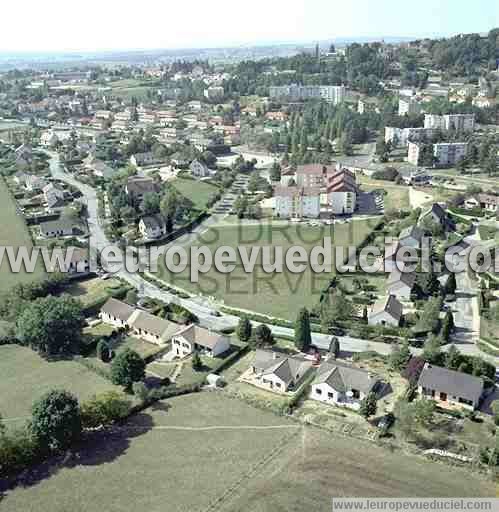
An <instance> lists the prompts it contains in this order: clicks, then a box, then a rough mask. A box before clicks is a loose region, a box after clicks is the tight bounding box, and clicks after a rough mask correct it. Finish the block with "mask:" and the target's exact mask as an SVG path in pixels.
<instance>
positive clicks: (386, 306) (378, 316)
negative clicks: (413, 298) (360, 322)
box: [367, 295, 402, 327]
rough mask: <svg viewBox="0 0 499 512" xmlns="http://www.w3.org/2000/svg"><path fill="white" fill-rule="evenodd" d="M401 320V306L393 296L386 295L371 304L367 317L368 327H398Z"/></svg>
mask: <svg viewBox="0 0 499 512" xmlns="http://www.w3.org/2000/svg"><path fill="white" fill-rule="evenodd" d="M401 318H402V304H401V303H400V302H399V300H398V299H397V297H395V296H394V295H388V296H387V297H384V298H382V299H380V300H378V301H377V302H376V303H374V304H373V306H372V308H371V311H369V313H368V316H367V319H368V320H367V321H368V324H369V325H382V326H385V325H392V326H395V327H398V325H399V324H400V320H401Z"/></svg>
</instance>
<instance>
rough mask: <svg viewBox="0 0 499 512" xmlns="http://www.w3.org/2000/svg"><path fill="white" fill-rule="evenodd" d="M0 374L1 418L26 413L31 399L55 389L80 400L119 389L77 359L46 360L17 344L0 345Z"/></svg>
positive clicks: (28, 410)
mask: <svg viewBox="0 0 499 512" xmlns="http://www.w3.org/2000/svg"><path fill="white" fill-rule="evenodd" d="M0 375H1V382H2V384H1V393H0V413H1V414H2V416H3V417H4V418H24V417H26V416H29V415H30V412H31V405H32V403H33V401H34V400H36V399H37V398H39V397H40V396H41V395H43V393H45V392H47V391H49V390H51V389H54V388H63V389H66V390H68V391H71V392H72V393H74V394H75V395H76V396H77V397H78V398H79V399H80V400H86V399H88V398H90V397H91V396H92V395H94V394H95V393H100V392H103V391H109V390H119V389H120V388H118V387H116V386H113V385H112V384H111V383H110V382H109V381H107V380H106V379H104V378H102V377H100V376H99V375H96V374H95V373H93V372H92V371H90V370H88V369H87V368H85V367H84V366H82V365H81V364H79V363H78V362H77V361H70V360H67V361H66V360H64V361H47V360H45V359H43V358H42V357H40V356H39V355H38V354H37V353H36V352H34V351H33V350H31V349H29V348H26V347H20V346H18V345H4V346H1V347H0ZM8 424H9V425H10V424H11V422H8ZM12 424H13V425H15V424H18V422H12Z"/></svg>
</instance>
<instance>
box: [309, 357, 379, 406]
mask: <svg viewBox="0 0 499 512" xmlns="http://www.w3.org/2000/svg"><path fill="white" fill-rule="evenodd" d="M380 384H381V382H380V380H379V378H378V377H377V376H376V375H373V374H372V373H370V372H368V371H366V370H363V369H361V368H355V367H353V366H347V365H343V364H339V363H328V362H324V363H322V364H321V365H320V367H319V369H318V370H317V376H316V377H315V379H314V381H313V382H312V386H311V390H310V398H312V399H313V400H317V401H319V402H323V403H326V404H331V405H336V406H340V407H346V408H348V409H354V410H359V408H360V404H361V402H362V400H363V399H364V398H366V396H367V395H368V394H369V393H371V392H372V393H376V392H377V391H378V390H379V388H380Z"/></svg>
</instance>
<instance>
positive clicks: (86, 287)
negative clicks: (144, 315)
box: [64, 277, 123, 306]
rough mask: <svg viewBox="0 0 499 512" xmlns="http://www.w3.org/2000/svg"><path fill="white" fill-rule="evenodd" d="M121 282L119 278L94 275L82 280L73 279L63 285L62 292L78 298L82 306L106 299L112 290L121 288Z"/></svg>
mask: <svg viewBox="0 0 499 512" xmlns="http://www.w3.org/2000/svg"><path fill="white" fill-rule="evenodd" d="M122 286H123V283H122V281H120V280H119V279H116V278H111V279H106V280H104V279H101V278H100V277H95V278H92V279H85V280H82V281H73V282H72V283H70V284H69V285H68V286H66V287H65V289H64V293H67V294H69V295H71V296H72V297H74V298H75V299H79V300H80V301H81V302H82V304H83V305H84V306H88V305H90V304H94V303H95V302H98V301H99V300H106V299H107V298H108V297H109V296H110V294H112V292H113V291H115V290H118V289H120V288H122Z"/></svg>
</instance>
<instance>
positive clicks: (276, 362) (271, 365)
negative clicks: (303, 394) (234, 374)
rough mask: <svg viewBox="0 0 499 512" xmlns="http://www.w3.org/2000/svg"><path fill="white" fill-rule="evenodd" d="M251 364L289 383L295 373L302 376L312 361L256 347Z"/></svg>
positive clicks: (266, 373)
mask: <svg viewBox="0 0 499 512" xmlns="http://www.w3.org/2000/svg"><path fill="white" fill-rule="evenodd" d="M252 366H253V367H254V368H256V369H258V370H259V371H261V372H262V373H263V375H276V376H277V377H279V378H280V379H281V380H282V381H283V382H285V383H286V385H289V384H290V383H291V382H292V381H293V379H294V378H295V375H297V374H299V375H300V377H303V375H304V374H305V372H306V371H307V370H308V369H309V368H310V367H311V366H312V362H311V361H309V360H308V359H304V358H303V357H299V356H287V355H285V354H281V353H279V352H274V351H273V350H263V349H257V350H256V354H255V359H254V361H253V365H252Z"/></svg>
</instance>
